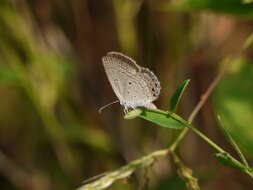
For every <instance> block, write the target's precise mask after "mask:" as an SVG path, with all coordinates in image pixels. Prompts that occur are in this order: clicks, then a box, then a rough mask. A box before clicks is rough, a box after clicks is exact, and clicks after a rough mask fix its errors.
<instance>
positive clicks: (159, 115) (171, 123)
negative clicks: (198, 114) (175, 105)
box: [139, 109, 188, 129]
mask: <svg viewBox="0 0 253 190" xmlns="http://www.w3.org/2000/svg"><path fill="white" fill-rule="evenodd" d="M139 117H141V118H143V119H145V120H147V121H151V122H152V123H155V124H157V125H159V126H161V127H167V128H171V129H183V128H185V127H187V126H188V123H187V122H186V121H185V120H184V119H182V118H181V117H180V116H178V115H176V114H175V113H170V112H168V111H162V110H147V109H143V111H142V113H141V114H140V115H139Z"/></svg>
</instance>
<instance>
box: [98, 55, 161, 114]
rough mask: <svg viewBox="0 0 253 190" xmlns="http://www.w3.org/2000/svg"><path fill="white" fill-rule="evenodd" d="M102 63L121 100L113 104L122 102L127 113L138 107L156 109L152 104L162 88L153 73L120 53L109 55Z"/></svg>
mask: <svg viewBox="0 0 253 190" xmlns="http://www.w3.org/2000/svg"><path fill="white" fill-rule="evenodd" d="M102 62H103V66H104V69H105V73H106V75H107V78H108V80H109V82H110V84H111V86H112V89H113V91H114V92H115V94H116V96H117V97H118V99H119V100H117V101H115V102H112V103H111V104H113V103H116V102H120V104H121V105H122V106H123V107H124V112H125V113H127V112H128V109H129V108H131V109H135V108H136V107H145V108H147V109H156V106H155V104H153V103H152V102H153V101H154V100H156V99H157V98H158V97H159V95H160V91H161V86H160V82H159V80H158V79H157V77H156V76H155V74H154V73H153V72H152V71H150V70H149V69H147V68H144V67H141V66H139V65H137V64H136V62H135V61H134V60H133V59H132V58H130V57H128V56H126V55H124V54H122V53H119V52H109V53H107V55H106V56H104V57H103V58H102ZM111 104H110V105H111ZM106 106H108V105H106ZM103 108H104V107H103ZM103 108H102V109H103Z"/></svg>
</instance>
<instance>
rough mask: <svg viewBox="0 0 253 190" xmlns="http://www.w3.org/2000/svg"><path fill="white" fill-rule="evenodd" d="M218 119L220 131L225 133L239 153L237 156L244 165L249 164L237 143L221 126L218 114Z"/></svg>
mask: <svg viewBox="0 0 253 190" xmlns="http://www.w3.org/2000/svg"><path fill="white" fill-rule="evenodd" d="M217 118H218V121H219V126H220V128H221V129H222V131H223V132H224V134H225V135H226V137H227V139H228V141H229V143H230V144H231V145H232V146H233V148H234V150H235V151H236V152H237V154H238V155H239V157H240V158H241V160H242V162H243V163H244V164H245V166H247V167H248V166H249V165H248V162H247V160H246V158H245V156H244V155H243V153H242V151H241V150H240V148H239V146H238V145H237V143H236V142H235V140H234V139H233V137H232V136H231V134H230V133H229V131H228V130H227V129H226V128H225V127H224V126H223V124H222V122H221V118H220V116H219V115H218V117H217Z"/></svg>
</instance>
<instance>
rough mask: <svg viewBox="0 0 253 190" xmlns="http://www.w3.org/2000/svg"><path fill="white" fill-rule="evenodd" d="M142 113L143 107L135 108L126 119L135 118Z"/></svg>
mask: <svg viewBox="0 0 253 190" xmlns="http://www.w3.org/2000/svg"><path fill="white" fill-rule="evenodd" d="M141 113H142V109H139V108H138V109H134V110H133V111H130V112H128V113H127V114H126V115H125V116H124V119H134V118H136V117H138V116H139V115H140V114H141Z"/></svg>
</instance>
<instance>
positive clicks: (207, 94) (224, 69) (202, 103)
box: [169, 60, 229, 151]
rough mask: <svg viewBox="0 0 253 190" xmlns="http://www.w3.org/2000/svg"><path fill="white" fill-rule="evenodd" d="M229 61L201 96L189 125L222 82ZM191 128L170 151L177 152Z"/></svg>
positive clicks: (177, 139)
mask: <svg viewBox="0 0 253 190" xmlns="http://www.w3.org/2000/svg"><path fill="white" fill-rule="evenodd" d="M228 63H229V60H226V64H225V66H224V68H223V69H222V70H221V71H220V73H219V74H218V75H217V76H216V77H215V79H214V80H213V82H212V83H211V84H210V86H209V87H208V89H207V90H206V92H205V93H204V94H203V95H202V96H201V99H200V101H199V102H198V104H197V105H196V106H195V108H194V109H193V111H192V112H191V114H190V116H189V118H188V123H189V124H191V123H192V122H193V120H194V119H195V117H196V116H197V114H198V113H199V111H200V109H201V108H202V107H203V105H204V104H205V103H206V101H207V99H208V98H209V96H210V95H211V93H212V92H213V90H214V89H215V87H216V86H217V85H218V83H219V82H220V80H221V79H222V77H223V76H224V74H225V72H226V71H227V69H228V65H229V64H228ZM188 130H189V128H185V129H184V130H183V131H182V132H181V133H180V134H179V135H178V136H177V138H176V140H175V141H174V142H173V144H172V145H171V146H170V147H169V149H170V150H171V151H175V149H176V148H177V147H178V145H179V143H180V142H181V141H182V139H183V138H184V136H185V135H186V134H187V132H188Z"/></svg>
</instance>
